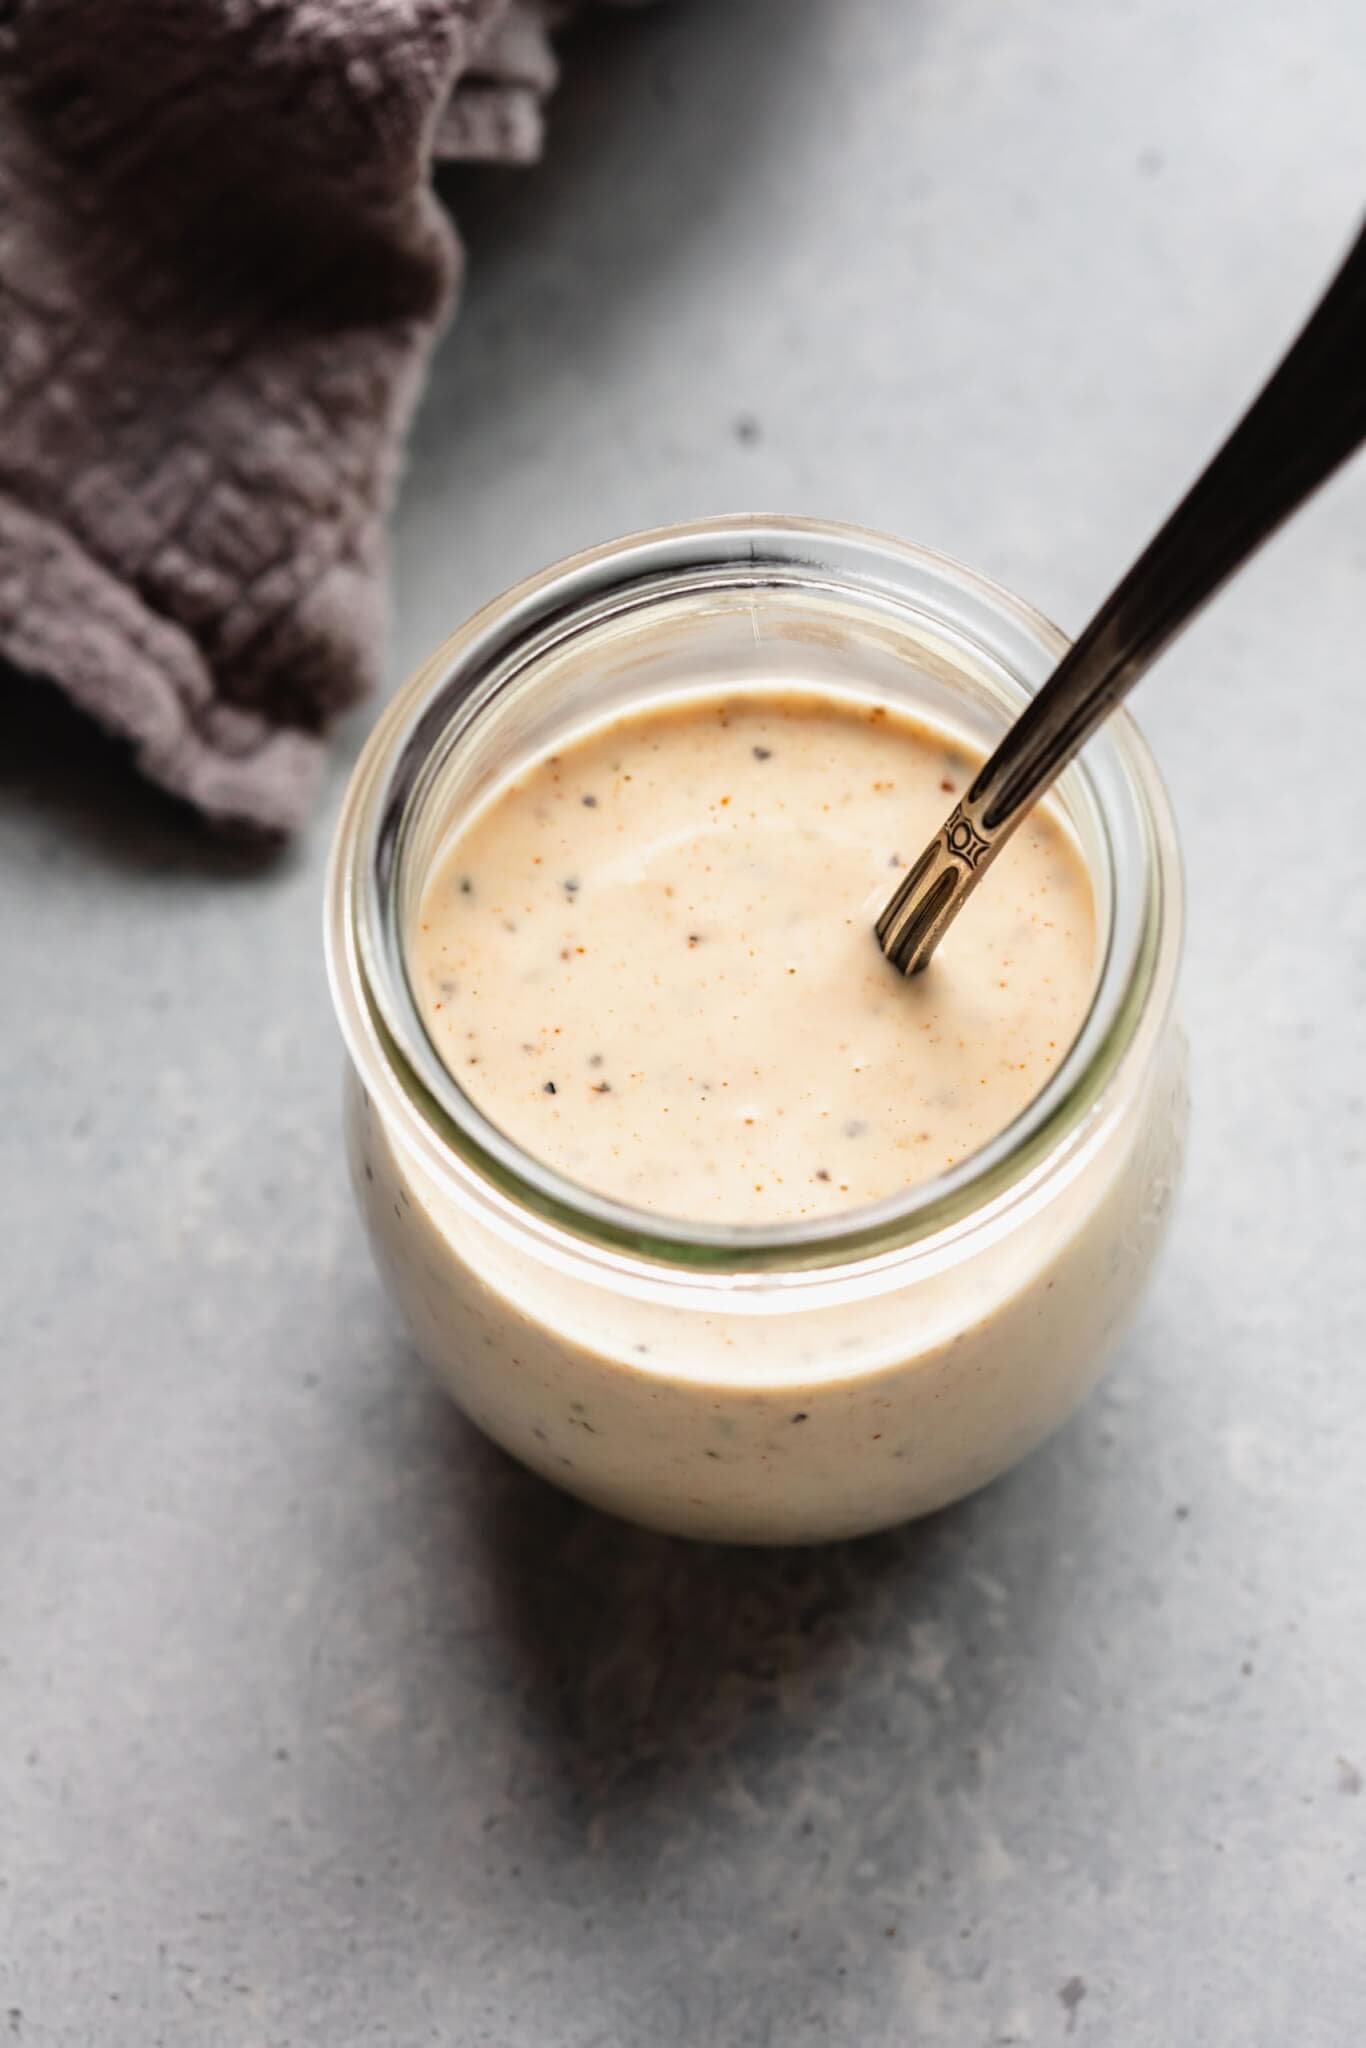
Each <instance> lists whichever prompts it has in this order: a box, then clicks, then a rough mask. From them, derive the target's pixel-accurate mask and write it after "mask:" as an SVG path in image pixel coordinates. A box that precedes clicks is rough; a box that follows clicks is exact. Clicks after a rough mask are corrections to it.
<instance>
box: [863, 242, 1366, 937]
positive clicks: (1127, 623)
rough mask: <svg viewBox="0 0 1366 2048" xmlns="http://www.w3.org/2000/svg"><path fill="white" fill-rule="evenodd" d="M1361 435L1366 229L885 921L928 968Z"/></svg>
mask: <svg viewBox="0 0 1366 2048" xmlns="http://www.w3.org/2000/svg"><path fill="white" fill-rule="evenodd" d="M1363 439H1366V226H1363V228H1362V230H1361V231H1360V232H1359V233H1358V235H1357V238H1356V241H1355V242H1354V244H1353V245H1352V249H1351V251H1350V253H1349V255H1348V256H1347V259H1346V261H1345V262H1344V263H1343V265H1342V268H1341V269H1340V270H1339V272H1338V273H1337V276H1336V277H1335V278H1334V280H1333V282H1332V284H1331V285H1330V286H1329V287H1328V290H1327V292H1326V293H1325V294H1324V296H1323V298H1322V299H1321V301H1320V302H1319V305H1318V306H1317V308H1316V309H1315V311H1314V313H1313V314H1312V316H1311V317H1310V319H1309V321H1308V323H1307V324H1306V326H1305V327H1304V329H1303V331H1302V332H1301V334H1300V335H1299V337H1298V339H1297V340H1296V341H1295V342H1294V344H1293V345H1292V347H1291V348H1290V349H1289V350H1288V352H1287V353H1286V355H1285V357H1284V358H1283V360H1282V361H1281V363H1280V366H1279V367H1278V368H1277V370H1276V371H1275V372H1274V374H1273V375H1272V377H1271V378H1270V380H1269V381H1268V383H1267V384H1266V385H1265V386H1264V387H1263V389H1262V391H1261V392H1260V394H1259V395H1258V397H1257V398H1256V399H1255V400H1254V401H1253V403H1252V405H1251V406H1249V408H1248V410H1247V412H1246V413H1244V415H1243V417H1242V419H1241V420H1240V421H1239V422H1238V425H1237V426H1236V427H1235V428H1234V429H1233V432H1232V433H1231V434H1230V435H1229V437H1228V439H1227V440H1226V441H1225V442H1224V445H1223V447H1222V448H1221V449H1220V450H1219V452H1218V454H1217V455H1216V456H1215V457H1214V459H1213V460H1212V461H1211V462H1210V464H1209V465H1208V467H1207V468H1206V469H1205V470H1204V471H1203V473H1202V474H1201V476H1200V477H1199V478H1198V479H1197V480H1196V482H1195V483H1194V484H1193V485H1192V486H1191V488H1190V490H1189V491H1188V492H1187V493H1186V495H1185V497H1184V498H1183V499H1182V500H1181V503H1180V504H1179V505H1178V506H1177V508H1176V510H1175V511H1174V512H1173V513H1172V515H1171V517H1170V518H1169V519H1168V520H1167V522H1166V524H1165V526H1163V527H1162V529H1161V531H1160V532H1159V533H1158V534H1157V535H1156V537H1155V538H1154V539H1153V540H1152V541H1151V542H1150V543H1149V544H1148V546H1147V547H1146V548H1145V549H1144V551H1143V553H1142V554H1141V555H1140V556H1139V558H1138V560H1137V561H1136V562H1135V563H1134V566H1133V567H1132V569H1130V571H1129V573H1128V575H1127V576H1125V578H1124V580H1123V582H1122V583H1120V584H1119V585H1118V586H1117V588H1116V589H1115V590H1114V591H1112V592H1111V594H1110V596H1109V597H1108V598H1107V599H1106V600H1105V603H1104V604H1103V605H1102V606H1101V608H1100V610H1099V611H1098V612H1097V613H1096V615H1095V617H1094V618H1093V619H1092V621H1091V623H1090V625H1089V626H1087V628H1086V630H1085V631H1084V632H1083V633H1082V635H1081V637H1080V639H1079V640H1077V641H1076V643H1075V645H1074V646H1073V647H1071V648H1070V649H1069V651H1068V652H1067V653H1066V654H1065V655H1064V656H1063V658H1062V660H1061V661H1060V662H1059V663H1058V666H1057V668H1056V669H1055V670H1054V671H1053V674H1052V675H1051V676H1050V677H1049V679H1048V681H1047V682H1046V683H1045V684H1044V686H1043V688H1042V689H1041V690H1040V691H1039V693H1038V695H1037V696H1036V697H1034V698H1033V699H1032V700H1031V702H1030V704H1029V705H1028V707H1027V708H1026V709H1025V711H1024V712H1023V713H1022V714H1021V716H1020V717H1019V718H1018V719H1017V720H1016V722H1015V724H1014V725H1013V726H1012V727H1011V728H1010V731H1009V732H1008V733H1007V734H1006V736H1005V738H1004V739H1003V740H1002V742H1001V744H1000V746H999V747H997V749H996V751H995V753H994V754H993V755H992V756H991V759H990V760H989V761H988V762H987V763H986V765H985V766H984V767H983V769H982V771H981V773H980V774H979V775H978V776H977V779H976V780H975V782H974V783H973V785H972V787H971V789H970V790H969V791H968V793H967V795H966V796H965V797H964V799H963V801H962V803H961V804H959V806H958V807H957V809H956V810H955V811H954V813H953V815H952V817H950V818H948V819H947V820H946V821H945V823H944V825H943V826H942V827H941V829H940V832H939V835H938V837H937V838H936V840H935V841H934V842H933V843H932V844H931V845H930V846H929V847H927V848H926V851H925V853H924V854H922V856H921V858H920V860H919V861H917V862H916V864H915V866H914V867H913V868H912V869H911V872H910V874H909V875H907V877H906V879H905V880H904V881H903V882H902V884H901V886H900V888H899V889H898V890H897V892H896V894H895V896H893V898H892V900H891V902H890V903H889V904H888V905H887V908H886V910H885V911H884V912H883V914H882V917H881V918H880V919H879V920H878V927H877V932H878V938H879V940H880V941H881V942H882V948H883V951H884V952H885V953H886V954H887V957H888V958H889V959H890V960H892V961H893V963H894V964H895V965H896V966H898V967H900V968H901V969H902V971H903V973H907V974H913V973H915V972H917V970H918V969H919V968H921V967H923V966H924V965H925V964H926V962H927V961H928V959H929V957H930V954H931V953H932V952H933V950H934V948H935V946H936V945H937V944H938V942H939V940H940V938H941V937H942V936H943V933H944V931H945V930H946V929H947V926H948V925H949V923H950V922H951V921H952V919H953V918H954V916H955V915H956V914H957V912H958V909H959V908H960V906H961V903H962V901H963V899H964V898H965V897H966V896H967V894H968V892H969V890H970V889H971V888H972V886H973V884H974V883H975V882H976V880H977V879H978V877H979V876H980V875H981V874H982V872H983V871H984V869H985V868H986V867H987V866H989V864H990V862H991V860H992V858H993V856H994V854H995V853H996V852H997V850H998V849H999V848H1000V847H1001V846H1002V845H1003V844H1004V842H1005V840H1006V839H1007V838H1008V837H1009V836H1010V833H1011V832H1012V831H1013V829H1014V827H1015V826H1016V825H1017V824H1018V823H1019V820H1020V818H1021V816H1022V815H1023V814H1024V812H1025V811H1027V810H1028V809H1029V807H1030V805H1031V804H1033V803H1034V802H1035V800H1036V799H1037V798H1038V797H1039V796H1040V795H1042V793H1043V791H1044V790H1045V789H1046V788H1047V787H1048V785H1049V784H1050V783H1051V782H1052V781H1053V779H1054V778H1055V776H1057V775H1059V774H1060V773H1061V771H1062V770H1063V768H1065V767H1066V765H1067V763H1068V762H1069V761H1070V760H1071V759H1072V756H1073V755H1074V754H1075V753H1076V752H1077V750H1078V748H1079V747H1081V746H1082V745H1083V744H1084V742H1085V741H1086V740H1087V739H1089V738H1090V736H1091V734H1092V733H1093V732H1094V731H1095V729H1096V727H1097V726H1098V725H1099V724H1100V723H1101V721H1102V720H1103V719H1104V718H1106V717H1107V716H1108V714H1109V713H1110V712H1111V711H1112V710H1113V709H1114V707H1115V706H1116V705H1117V704H1118V703H1119V701H1120V699H1121V698H1122V697H1124V696H1125V695H1126V693H1127V692H1128V691H1129V690H1131V689H1132V688H1133V686H1134V684H1135V683H1136V682H1137V681H1138V679H1139V677H1140V676H1141V675H1142V674H1143V673H1144V671H1145V670H1146V669H1147V668H1148V667H1149V666H1150V665H1151V663H1152V662H1154V661H1155V660H1156V659H1157V657H1158V655H1159V654H1161V652H1162V650H1163V648H1165V647H1166V646H1167V645H1168V643H1169V642H1170V641H1172V640H1174V639H1175V637H1176V635H1177V634H1178V633H1179V632H1180V631H1181V629H1182V627H1183V626H1185V625H1186V624H1187V623H1188V621H1189V620H1190V619H1192V618H1193V617H1194V615H1195V614H1196V612H1198V611H1199V609H1200V607H1201V606H1202V605H1203V604H1204V603H1205V601H1206V600H1207V599H1208V598H1209V597H1211V596H1212V595H1213V594H1214V592H1215V591H1216V590H1217V589H1218V588H1219V586H1220V585H1221V584H1222V583H1224V582H1225V581H1226V580H1227V579H1228V578H1229V577H1230V576H1231V575H1232V574H1233V572H1234V570H1235V569H1237V568H1239V567H1240V566H1241V565H1242V563H1243V562H1245V561H1246V560H1247V558H1248V556H1249V555H1251V554H1252V553H1253V552H1254V550H1255V549H1256V548H1258V547H1259V546H1260V545H1261V543H1262V542H1263V541H1264V540H1265V539H1266V538H1267V536H1268V535H1269V534H1271V533H1273V532H1274V531H1275V529H1276V528H1277V527H1278V526H1279V525H1280V524H1281V522H1282V521H1283V520H1284V519H1287V518H1288V517H1289V516H1290V514H1291V513H1292V512H1293V511H1294V510H1295V509H1296V507H1297V506H1299V505H1301V504H1302V503H1303V502H1304V500H1305V499H1306V498H1307V497H1308V496H1309V495H1310V493H1311V492H1312V491H1314V490H1316V489H1317V487H1318V486H1319V485H1320V484H1321V483H1322V482H1323V481H1324V480H1325V478H1327V477H1329V476H1331V475H1332V473H1333V471H1334V470H1335V469H1337V468H1338V466H1339V465H1340V464H1341V463H1343V462H1345V461H1346V459H1347V457H1348V456H1349V455H1351V454H1352V453H1353V451H1354V450H1355V449H1356V448H1358V447H1359V446H1360V444H1361V442H1362V440H1363Z"/></svg>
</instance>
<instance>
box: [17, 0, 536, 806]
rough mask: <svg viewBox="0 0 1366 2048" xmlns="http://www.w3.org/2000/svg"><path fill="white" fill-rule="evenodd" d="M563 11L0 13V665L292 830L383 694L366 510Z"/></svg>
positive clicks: (532, 147) (171, 784)
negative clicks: (340, 729) (461, 244)
mask: <svg viewBox="0 0 1366 2048" xmlns="http://www.w3.org/2000/svg"><path fill="white" fill-rule="evenodd" d="M564 11H565V10H564V9H563V8H562V7H557V6H555V5H554V4H553V0H195V4H193V5H188V6H187V5H186V4H185V0H0V657H4V658H5V659H7V660H8V661H9V662H10V663H11V664H12V665H13V666H14V667H17V668H19V669H23V670H27V671H30V672H31V673H34V674H37V675H42V676H46V677H49V678H51V679H52V680H53V681H54V682H56V683H57V684H59V685H60V686H61V687H62V688H63V689H64V690H66V691H67V692H68V693H69V695H70V696H71V697H72V698H73V699H74V700H75V702H76V703H78V704H79V705H81V706H82V707H83V708H84V709H85V710H87V711H88V712H90V713H91V714H92V715H93V716H94V717H96V718H97V719H99V720H100V722H101V723H102V724H104V725H105V726H107V727H109V728H110V729H111V730H113V731H114V732H116V733H118V734H120V735H122V736H124V737H126V738H127V739H128V740H129V741H131V743H132V746H133V749H134V753H135V757H136V759H137V761H138V763H139V765H140V767H141V768H142V769H143V771H144V772H145V773H146V774H147V775H148V776H150V777H151V778H152V779H153V780H154V781H156V782H159V783H161V784H162V785H164V787H165V788H167V789H169V790H171V791H173V792H174V793H175V794H177V795H178V796H181V797H184V798H186V799H188V800H189V801H190V802H191V803H192V804H194V805H196V806H198V808H199V809H200V810H202V811H203V812H204V813H205V814H206V815H207V816H208V817H209V818H211V819H213V820H215V821H217V822H220V823H223V824H231V825H235V826H240V827H247V828H249V829H253V830H256V831H260V832H265V833H271V834H281V833H287V832H290V831H292V830H293V829H294V828H295V827H296V826H297V825H298V824H299V823H300V821H301V819H302V818H303V816H304V815H305V813H306V811H307V809H308V806H309V803H310V799H311V796H312V793H313V790H314V787H315V783H316V780H317V775H318V771H319V768H320V765H321V750H322V746H323V733H324V730H325V727H326V725H327V722H328V720H329V719H330V718H331V717H332V716H333V715H334V714H335V713H336V712H338V711H339V710H341V709H342V708H343V707H344V706H345V705H347V704H350V703H352V702H354V701H355V699H357V698H358V697H360V696H362V695H363V694H364V693H365V692H366V691H367V690H368V689H370V688H371V687H372V685H373V684H374V681H375V678H376V673H377V667H378V658H379V646H380V632H381V622H382V591H383V520H384V514H385V511H386V508H387V503H388V499H389V496H390V494H391V491H392V488H393V483H394V476H395V469H396V465H397V459H398V453H399V447H400V442H401V437H402V434H403V430H404V427H405V425H406V422H407V420H408V417H409V415H410V413H411V411H412V408H413V404H414V401H415V398H416V396H417V392H418V389H419V385H420V380H421V377H422V373H423V370H424V368H425V365H426V362H427V358H428V355H429V353H430V349H431V345H432V341H433V338H434V336H435V333H436V331H437V329H438V326H439V324H440V322H441V320H442V318H443V316H444V314H445V313H446V311H447V310H448V308H449V305H450V302H451V298H452V294H453V289H454V284H455V279H456V275H457V271H458V255H459V252H458V244H457V242H456V239H455V235H454V232H453V230H452V228H451V226H450V224H449V222H448V220H447V219H446V217H445V216H444V214H443V213H442V211H441V209H440V207H439V206H438V204H437V202H436V200H435V198H434V196H433V194H432V191H431V186H430V169H431V162H432V158H433V156H434V155H438V154H439V155H443V156H451V157H456V158H465V159H480V160H484V161H490V160H495V161H509V162H512V161H515V162H520V161H525V160H527V159H530V158H532V157H534V156H535V155H536V153H537V151H538V149H539V146H540V137H541V107H542V102H543V100H544V98H545V96H546V94H547V93H548V92H549V91H550V89H551V87H552V86H553V84H554V80H555V67H554V59H553V56H552V54H551V50H550V46H549V43H548V40H547V29H548V27H549V26H550V24H551V22H552V20H553V19H554V18H558V16H559V15H561V14H562V13H563V12H564Z"/></svg>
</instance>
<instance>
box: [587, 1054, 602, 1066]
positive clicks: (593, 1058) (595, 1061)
mask: <svg viewBox="0 0 1366 2048" xmlns="http://www.w3.org/2000/svg"><path fill="white" fill-rule="evenodd" d="M588 1064H589V1066H590V1067H600V1066H601V1065H602V1054H601V1053H600V1052H595V1053H593V1054H591V1055H590V1057H589V1061H588Z"/></svg>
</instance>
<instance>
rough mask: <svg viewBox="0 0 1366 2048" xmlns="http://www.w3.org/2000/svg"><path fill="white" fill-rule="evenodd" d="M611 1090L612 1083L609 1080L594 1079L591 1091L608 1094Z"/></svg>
mask: <svg viewBox="0 0 1366 2048" xmlns="http://www.w3.org/2000/svg"><path fill="white" fill-rule="evenodd" d="M611 1092H612V1084H611V1082H610V1081H595V1082H594V1083H593V1093H594V1094H595V1095H610V1094H611Z"/></svg>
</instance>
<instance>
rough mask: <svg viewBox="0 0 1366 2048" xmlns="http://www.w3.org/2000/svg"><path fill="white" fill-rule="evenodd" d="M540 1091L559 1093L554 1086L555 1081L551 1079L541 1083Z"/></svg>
mask: <svg viewBox="0 0 1366 2048" xmlns="http://www.w3.org/2000/svg"><path fill="white" fill-rule="evenodd" d="M541 1093H542V1094H543V1095H557V1094H558V1093H559V1090H558V1089H557V1088H556V1086H555V1083H554V1082H553V1081H546V1082H545V1083H544V1084H543V1085H542V1088H541Z"/></svg>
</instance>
